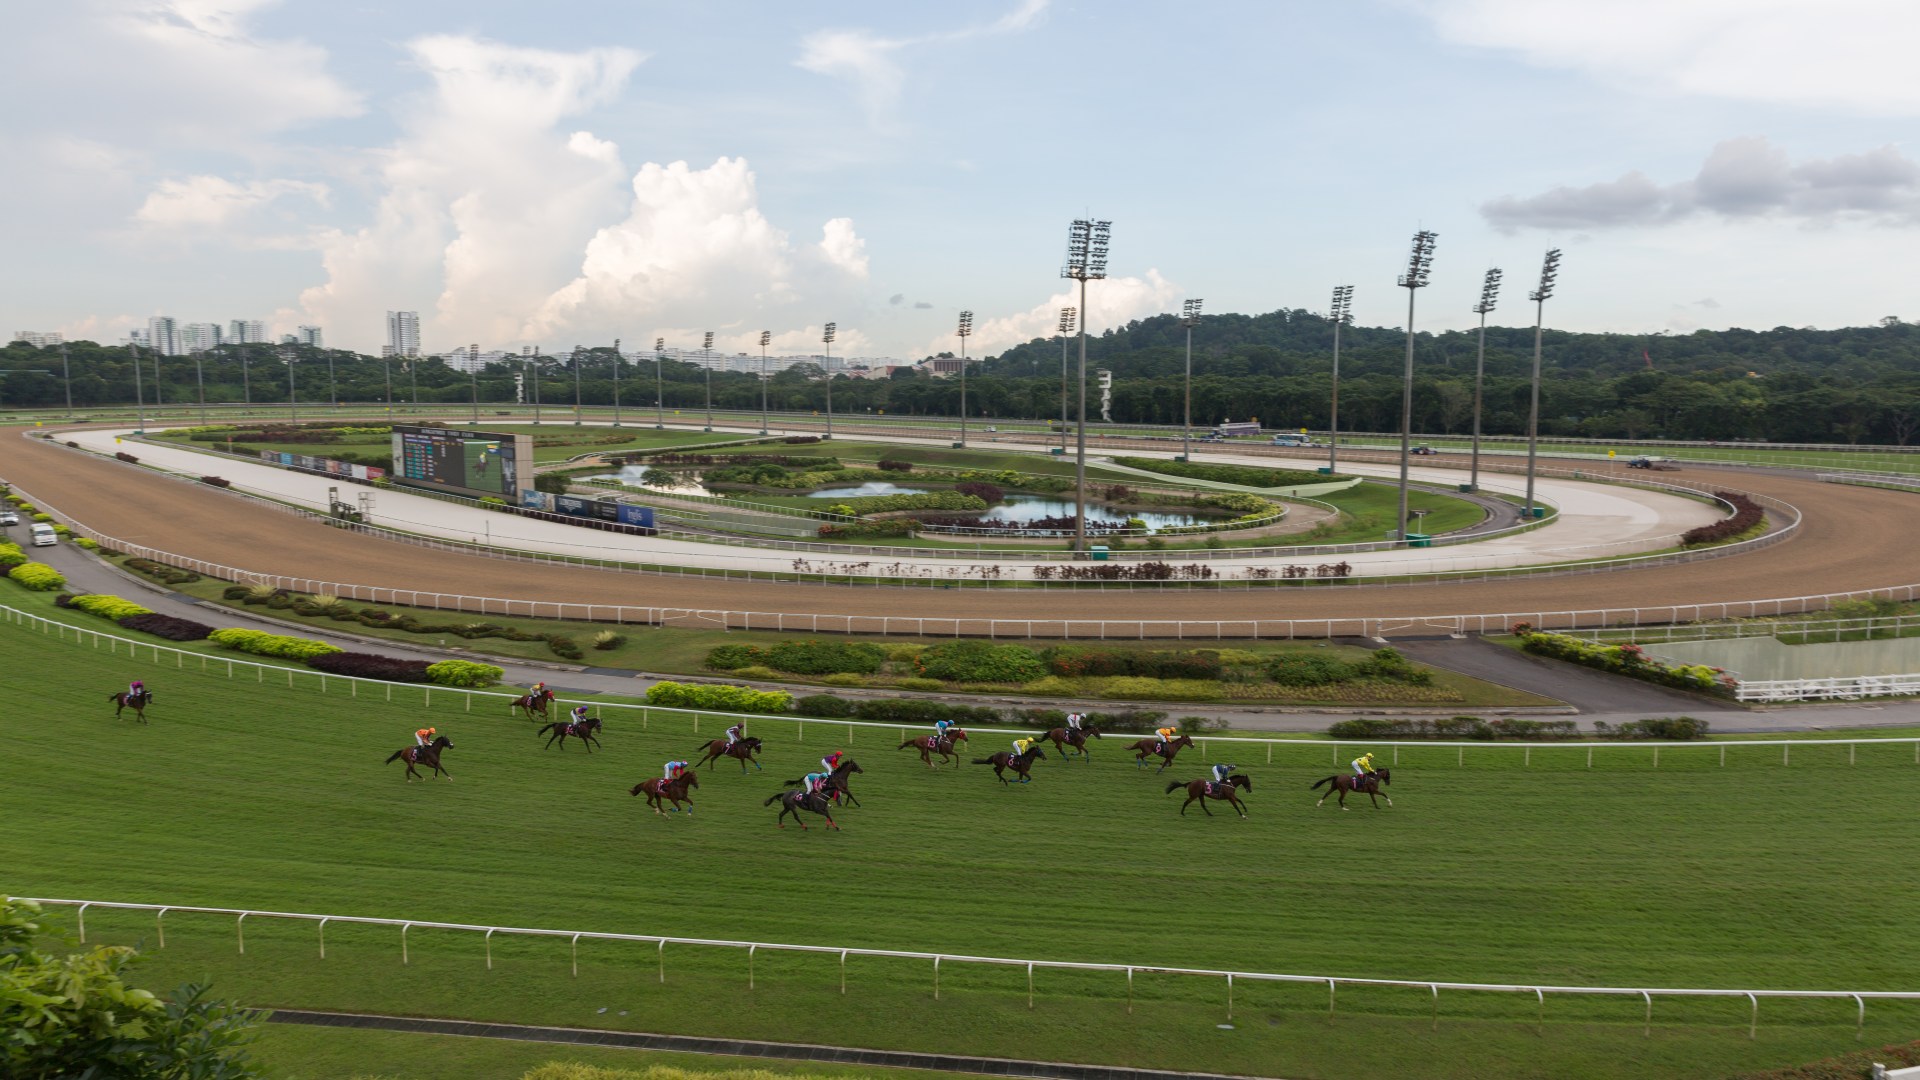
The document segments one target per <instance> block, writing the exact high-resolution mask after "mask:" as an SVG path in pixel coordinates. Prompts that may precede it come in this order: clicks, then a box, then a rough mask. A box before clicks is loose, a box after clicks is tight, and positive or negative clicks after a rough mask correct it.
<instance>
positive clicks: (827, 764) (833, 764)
mask: <svg viewBox="0 0 1920 1080" xmlns="http://www.w3.org/2000/svg"><path fill="white" fill-rule="evenodd" d="M845 756H846V751H844V750H835V751H834V752H833V753H831V754H828V755H827V756H826V757H823V758H821V759H820V767H821V768H822V769H825V770H826V771H827V773H828V774H829V775H831V774H832V773H833V771H834V770H835V769H838V768H839V767H840V759H841V758H843V757H845Z"/></svg>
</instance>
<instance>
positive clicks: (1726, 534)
mask: <svg viewBox="0 0 1920 1080" xmlns="http://www.w3.org/2000/svg"><path fill="white" fill-rule="evenodd" d="M1713 497H1714V498H1716V499H1720V500H1722V501H1723V502H1726V503H1728V504H1729V505H1731V506H1732V507H1733V516H1732V517H1730V518H1722V519H1720V520H1719V521H1716V522H1714V523H1713V524H1711V525H1702V526H1700V527H1699V528H1696V529H1688V530H1687V531H1686V533H1685V534H1684V535H1682V536H1681V537H1680V544H1681V546H1682V547H1693V546H1694V545H1696V544H1717V543H1720V542H1721V541H1722V540H1731V539H1732V538H1734V537H1736V536H1739V535H1740V534H1741V533H1743V532H1746V531H1747V530H1748V529H1751V528H1753V527H1754V526H1756V525H1758V524H1760V523H1761V522H1762V521H1765V520H1766V518H1767V512H1766V511H1765V510H1762V509H1760V504H1759V503H1757V502H1754V501H1753V500H1752V499H1749V498H1747V497H1746V496H1745V495H1742V494H1740V493H1738V492H1734V491H1716V492H1714V493H1713Z"/></svg>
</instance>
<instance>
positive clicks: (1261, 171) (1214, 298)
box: [0, 0, 1920, 358]
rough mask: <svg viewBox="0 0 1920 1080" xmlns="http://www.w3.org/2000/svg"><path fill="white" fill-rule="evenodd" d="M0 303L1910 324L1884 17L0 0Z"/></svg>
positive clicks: (330, 314) (355, 326)
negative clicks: (1417, 275) (4, 58)
mask: <svg viewBox="0 0 1920 1080" xmlns="http://www.w3.org/2000/svg"><path fill="white" fill-rule="evenodd" d="M0 33H4V35H5V39H6V40H8V41H9V43H10V44H11V45H12V48H11V49H10V57H9V63H8V64H7V65H5V66H4V69H0V97H3V99H4V100H5V101H8V102H11V103H12V105H11V106H10V107H8V108H7V109H5V110H0V149H3V150H4V151H5V154H6V156H5V160H6V161H7V162H9V164H10V168H8V169H6V170H0V214H4V215H5V217H6V221H5V224H6V226H7V227H6V230H5V236H6V237H7V240H8V243H7V251H6V256H5V258H4V260H0V316H4V318H5V321H6V322H7V324H8V325H7V329H8V330H36V331H56V330H57V331H61V332H64V333H66V334H67V335H68V336H69V337H75V338H89V339H93V340H97V341H104V342H117V341H120V340H122V339H124V337H125V336H126V333H127V331H128V330H129V329H130V328H132V327H135V326H143V325H144V324H145V320H146V318H147V317H148V316H150V315H156V314H166V315H172V316H175V317H176V318H178V319H180V320H181V321H182V322H183V323H185V322H203V321H204V322H218V323H221V324H224V323H225V322H227V321H228V320H230V319H235V318H259V319H265V320H266V321H267V322H268V324H269V328H270V330H271V331H272V332H274V333H280V332H286V331H290V330H292V329H293V327H294V326H295V325H298V324H307V323H312V324H318V325H320V326H321V327H323V329H324V332H325V334H326V341H327V344H329V345H331V346H335V347H345V348H354V349H359V350H361V351H368V352H377V351H378V348H379V346H380V345H381V344H383V343H384V341H385V337H384V335H385V313H386V311H387V310H389V309H404V310H417V311H419V312H420V313H421V339H422V342H421V343H422V345H423V346H425V347H426V348H427V350H428V351H442V350H447V349H452V348H455V347H461V346H465V345H467V344H469V343H476V344H479V345H480V346H481V348H483V349H492V348H516V349H517V348H519V347H521V346H523V345H538V346H541V347H542V348H543V349H545V350H547V351H550V352H551V351H564V350H567V349H570V348H572V347H574V346H576V345H588V346H592V345H604V344H608V343H610V342H611V341H612V340H613V339H615V338H620V339H622V342H623V345H624V346H625V347H627V348H629V349H632V348H635V347H640V348H645V347H648V346H650V345H651V344H652V340H653V339H655V338H665V339H666V342H667V344H668V346H669V347H698V346H699V344H700V340H699V339H700V335H701V334H702V333H703V332H705V331H713V332H714V333H715V335H716V346H715V347H716V349H724V350H729V351H757V349H758V342H759V337H760V333H761V331H763V330H766V331H771V332H772V335H773V349H774V351H775V352H776V353H804V352H818V351H819V349H820V344H819V343H820V338H821V331H822V328H823V326H824V324H825V323H827V322H829V321H832V322H835V323H837V326H838V337H837V341H836V343H835V345H834V352H835V355H845V356H896V357H903V358H917V357H919V356H924V355H927V354H928V353H930V352H934V351H938V350H957V348H958V346H959V344H960V343H959V339H958V338H956V337H955V336H954V328H955V324H956V316H957V315H958V313H959V312H961V311H962V310H968V311H972V312H974V314H975V329H974V335H973V337H972V338H971V339H970V340H969V342H968V350H969V352H970V353H972V354H974V355H980V354H990V353H993V352H996V351H998V350H1000V349H1003V348H1005V347H1007V346H1009V345H1013V344H1016V343H1018V342H1021V341H1025V340H1028V339H1030V338H1033V337H1042V336H1049V335H1051V334H1052V333H1053V328H1054V325H1055V323H1056V321H1057V318H1058V314H1057V313H1058V309H1059V308H1060V307H1061V306H1062V305H1066V304H1074V305H1078V304H1079V303H1080V300H1079V296H1078V293H1077V286H1076V287H1073V288H1070V287H1069V286H1073V285H1074V283H1072V282H1068V281H1063V280H1062V279H1061V278H1060V276H1059V273H1060V266H1061V264H1062V262H1063V259H1064V248H1065V242H1066V235H1067V229H1068V226H1069V224H1070V222H1072V221H1073V220H1074V219H1075V218H1081V217H1092V218H1097V219H1104V220H1111V221H1112V222H1113V240H1112V253H1111V258H1110V261H1109V265H1108V273H1109V275H1110V276H1109V277H1108V278H1107V279H1106V280H1104V281H1097V282H1093V283H1091V284H1090V285H1089V286H1088V295H1087V303H1086V306H1087V309H1088V319H1087V321H1088V328H1089V329H1090V330H1094V331H1099V330H1103V329H1107V328H1109V327H1112V326H1115V325H1120V324H1123V323H1125V322H1126V321H1128V320H1131V319H1137V318H1143V317H1146V316H1150V315H1154V314H1158V313H1163V312H1178V311H1179V309H1180V305H1181V303H1182V301H1185V300H1189V299H1196V298H1199V299H1203V300H1204V303H1205V310H1206V311H1207V312H1208V313H1209V314H1213V313H1220V312H1247V313H1257V312H1265V311H1271V310H1274V309H1276V308H1281V307H1287V308H1304V309H1307V310H1310V311H1324V310H1326V308H1327V306H1328V298H1329V295H1330V292H1331V290H1332V288H1333V286H1335V285H1340V284H1352V285H1353V286H1354V287H1355V291H1354V302H1353V306H1354V316H1355V320H1356V321H1357V322H1359V323H1361V324H1363V325H1376V326H1404V325H1405V319H1406V302H1407V299H1408V294H1407V293H1406V292H1405V291H1404V290H1401V289H1399V288H1397V287H1396V284H1395V282H1396V280H1397V278H1398V276H1399V275H1400V274H1401V273H1402V272H1404V270H1405V268H1406V261H1407V252H1408V242H1409V240H1410V238H1411V236H1412V234H1413V233H1414V232H1415V231H1416V230H1420V229H1431V230H1434V231H1435V232H1437V233H1438V240H1437V244H1436V250H1435V253H1434V261H1433V269H1432V277H1431V284H1430V285H1429V287H1427V288H1426V289H1424V290H1422V291H1421V292H1420V293H1419V295H1418V297H1417V303H1418V308H1417V311H1416V325H1417V326H1418V327H1419V328H1421V329H1423V330H1436V331H1438V330H1446V329H1456V328H1463V327H1468V326H1471V325H1474V323H1475V322H1476V321H1477V316H1475V315H1474V314H1473V313H1472V311H1471V308H1472V306H1473V305H1474V303H1475V302H1476V301H1477V300H1478V299H1479V292H1480V286H1481V281H1482V274H1483V273H1484V271H1485V270H1487V269H1488V268H1490V267H1499V268H1501V269H1502V270H1504V272H1505V286H1504V292H1503V294H1502V296H1501V298H1500V301H1499V305H1498V307H1497V308H1496V309H1495V311H1494V313H1493V315H1492V316H1491V321H1492V322H1493V323H1494V324H1503V323H1504V324H1507V325H1525V324H1529V323H1531V322H1532V316H1533V314H1534V310H1533V305H1531V304H1529V303H1527V301H1526V293H1527V291H1528V290H1529V289H1531V288H1532V287H1533V286H1534V284H1535V279H1536V277H1537V275H1538V273H1539V267H1540V262H1541V258H1542V255H1543V253H1544V252H1545V251H1546V250H1547V249H1548V248H1553V247H1558V248H1562V249H1564V257H1563V261H1562V265H1561V271H1560V276H1559V282H1558V285H1557V288H1556V291H1555V293H1554V295H1553V297H1552V299H1551V300H1549V301H1548V303H1547V311H1546V318H1547V321H1548V323H1549V325H1552V326H1555V327H1560V328H1564V329H1571V330H1601V331H1620V332H1627V333H1635V334H1643V333H1658V332H1662V331H1664V332H1670V333H1685V332H1690V331H1692V330H1695V329H1699V328H1721V327H1727V326H1744V327H1749V328H1755V329H1766V328H1771V327H1774V326H1782V325H1785V326H1821V327H1831V326H1845V325H1863V324H1868V323H1872V322H1875V321H1877V320H1879V319H1880V318H1882V317H1885V316H1888V315H1896V316H1901V317H1903V318H1908V319H1914V318H1920V301H1916V300H1915V298H1914V295H1913V290H1912V288H1911V285H1910V282H1911V275H1912V273H1913V270H1914V269H1915V259H1914V255H1913V247H1912V245H1913V243H1914V240H1915V238H1916V225H1920V147H1917V146H1915V145H1914V144H1915V142H1916V139H1915V137H1914V136H1915V124H1916V120H1917V119H1920V80H1915V79H1914V78H1913V77H1912V66H1911V58H1912V56H1913V55H1914V54H1915V51H1916V47H1920V5H1915V4H1913V3H1912V2H1911V0H1820V2H1817V3H1816V2H1804V0H1577V2H1563V0H1352V2H1349V3H1342V4H1327V3H1306V2H1294V0H1246V2H1242V0H1190V2H1188V3H1184V4H1175V3H1165V2H1163V3H1150V2H1145V0H1097V2H1096V0H947V2H944V3H941V4H900V3H879V2H867V0H815V2H810V3H805V4H795V3H778V2H773V0H762V2H750V0H703V2H702V3H698V4H688V3H684V2H656V0H546V2H544V3H541V4H528V3H525V2H524V0H459V2H452V0H408V2H407V3H405V4H382V5H374V4H370V3H363V2H356V0H329V2H324V3H323V2H319V0H65V2H62V3H14V4H7V5H4V6H0Z"/></svg>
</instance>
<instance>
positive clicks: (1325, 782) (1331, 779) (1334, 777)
mask: <svg viewBox="0 0 1920 1080" xmlns="http://www.w3.org/2000/svg"><path fill="white" fill-rule="evenodd" d="M1338 779H1340V778H1339V777H1338V776H1329V777H1327V778H1326V779H1325V780H1322V781H1320V783H1318V784H1309V785H1308V786H1307V790H1308V791H1312V790H1313V789H1314V788H1317V787H1321V786H1323V785H1326V784H1331V783H1333V782H1334V781H1335V780H1338Z"/></svg>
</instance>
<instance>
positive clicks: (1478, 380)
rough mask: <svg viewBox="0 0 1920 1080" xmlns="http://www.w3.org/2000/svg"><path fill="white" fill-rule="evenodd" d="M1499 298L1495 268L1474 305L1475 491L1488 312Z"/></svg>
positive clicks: (1469, 483) (1471, 477)
mask: <svg viewBox="0 0 1920 1080" xmlns="http://www.w3.org/2000/svg"><path fill="white" fill-rule="evenodd" d="M1499 299H1500V271H1499V269H1498V268H1495V269H1492V270H1488V271H1487V277H1486V280H1485V281H1483V282H1481V284H1480V302H1479V303H1477V304H1475V305H1473V312H1474V314H1476V315H1478V316H1480V349H1479V356H1478V358H1477V359H1476V360H1475V361H1474V363H1473V467H1472V469H1471V471H1469V472H1468V474H1467V486H1468V487H1469V488H1471V489H1473V490H1474V491H1479V490H1480V399H1481V388H1482V387H1483V386H1484V385H1485V383H1486V378H1487V312H1489V311H1492V310H1493V306H1494V304H1495V302H1497V301H1498V300H1499Z"/></svg>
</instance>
